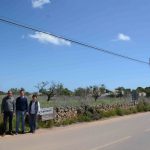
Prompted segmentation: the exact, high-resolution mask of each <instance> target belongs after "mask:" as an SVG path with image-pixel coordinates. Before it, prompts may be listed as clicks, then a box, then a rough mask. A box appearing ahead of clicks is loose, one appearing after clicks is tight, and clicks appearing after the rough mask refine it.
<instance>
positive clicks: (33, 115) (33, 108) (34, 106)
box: [29, 94, 40, 133]
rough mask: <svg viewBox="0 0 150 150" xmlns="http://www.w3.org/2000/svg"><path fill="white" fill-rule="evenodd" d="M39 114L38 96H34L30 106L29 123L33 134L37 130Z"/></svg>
mask: <svg viewBox="0 0 150 150" xmlns="http://www.w3.org/2000/svg"><path fill="white" fill-rule="evenodd" d="M39 112H40V103H39V102H38V101H37V95H35V94H34V95H33V96H32V100H31V101H30V104H29V121H30V132H31V133H34V132H35V130H36V120H37V114H38V113H39Z"/></svg>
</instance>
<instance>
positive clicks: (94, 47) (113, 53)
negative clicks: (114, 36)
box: [0, 18, 149, 65]
mask: <svg viewBox="0 0 150 150" xmlns="http://www.w3.org/2000/svg"><path fill="white" fill-rule="evenodd" d="M0 22H3V23H7V24H11V25H14V26H17V27H20V28H24V29H28V30H32V31H36V32H41V33H44V34H48V35H51V36H54V37H56V38H59V39H63V40H66V41H69V42H71V43H75V44H77V45H80V46H84V47H87V48H91V49H94V50H97V51H100V52H103V53H107V54H110V55H113V56H117V57H121V58H124V59H128V60H131V61H134V62H138V63H142V64H147V65H149V62H146V61H143V60H139V59H135V58H132V57H129V56H125V55H122V54H119V53H115V52H112V51H109V50H106V49H102V48H99V47H96V46H93V45H90V44H87V43H83V42H80V41H77V40H72V39H70V38H66V37H63V36H58V35H56V34H52V33H49V32H46V31H43V30H41V29H38V28H34V27H32V26H30V25H24V24H21V23H18V22H17V21H12V20H11V19H4V18H0Z"/></svg>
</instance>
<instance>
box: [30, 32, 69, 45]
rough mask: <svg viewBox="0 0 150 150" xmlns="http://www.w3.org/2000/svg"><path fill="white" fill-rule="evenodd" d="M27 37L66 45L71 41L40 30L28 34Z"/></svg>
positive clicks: (42, 41)
mask: <svg viewBox="0 0 150 150" xmlns="http://www.w3.org/2000/svg"><path fill="white" fill-rule="evenodd" d="M29 37H30V38H33V39H36V40H38V41H39V42H41V43H51V44H54V45H66V46H70V45H71V42H69V41H66V40H64V39H61V38H57V37H54V36H52V35H48V34H45V33H42V32H35V33H34V34H29Z"/></svg>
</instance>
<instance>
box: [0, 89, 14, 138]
mask: <svg viewBox="0 0 150 150" xmlns="http://www.w3.org/2000/svg"><path fill="white" fill-rule="evenodd" d="M1 112H2V113H3V122H4V126H3V136H4V135H5V134H6V130H7V120H8V118H9V134H10V135H13V132H12V120H13V114H14V112H15V99H14V97H13V94H12V91H8V93H7V96H6V97H4V98H3V100H2V105H1Z"/></svg>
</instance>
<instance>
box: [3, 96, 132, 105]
mask: <svg viewBox="0 0 150 150" xmlns="http://www.w3.org/2000/svg"><path fill="white" fill-rule="evenodd" d="M3 97H4V96H0V104H1V101H2V98H3ZM15 97H17V96H15ZM28 100H31V96H28ZM38 100H39V102H40V105H41V107H66V106H72V107H76V106H82V105H90V106H95V105H99V104H116V103H129V102H131V99H129V98H128V99H125V98H121V99H120V98H99V99H98V100H97V101H95V100H94V99H93V98H81V97H75V96H72V97H71V96H61V97H54V98H53V99H52V100H50V101H49V102H48V101H47V97H46V96H39V97H38Z"/></svg>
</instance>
